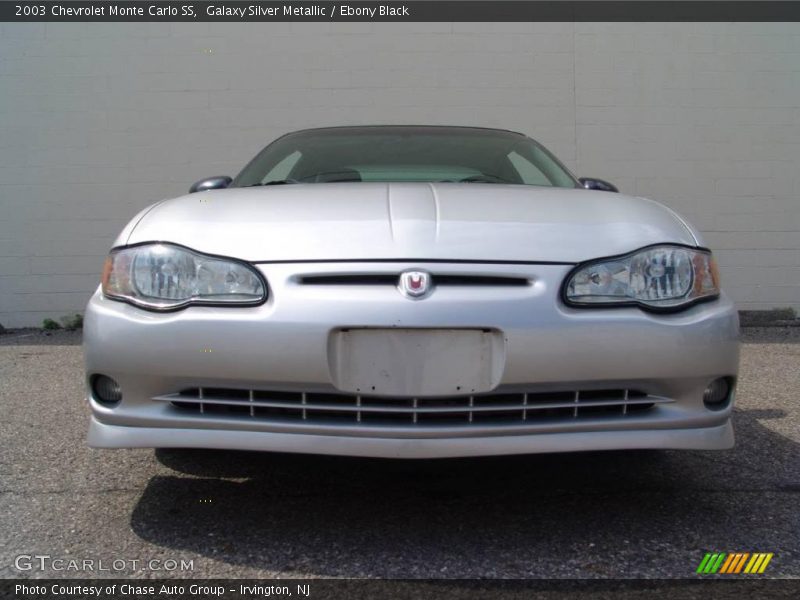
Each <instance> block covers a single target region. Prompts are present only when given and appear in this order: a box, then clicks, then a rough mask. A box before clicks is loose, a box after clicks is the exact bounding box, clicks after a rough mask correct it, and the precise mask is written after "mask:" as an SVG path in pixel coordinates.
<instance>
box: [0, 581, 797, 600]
mask: <svg viewBox="0 0 800 600" xmlns="http://www.w3.org/2000/svg"><path fill="white" fill-rule="evenodd" d="M567 594H568V595H570V596H580V597H584V598H597V599H612V598H613V599H614V600H617V599H620V598H645V597H654V596H655V595H658V596H659V597H661V596H664V595H666V594H668V595H669V600H678V599H682V598H698V599H700V598H703V599H705V598H713V599H717V598H739V597H741V596H742V595H743V594H749V595H751V596H752V597H754V598H797V597H799V596H800V580H792V579H754V578H753V579H737V580H734V579H722V578H720V579H717V578H713V579H712V578H709V579H678V580H676V579H664V580H630V579H624V580H619V579H616V580H613V579H600V580H596V579H595V580H587V579H582V580H566V579H552V580H504V579H500V580H478V579H475V580H471V579H404V580H388V579H228V580H226V579H194V580H184V579H170V580H155V579H151V580H146V579H144V580H143V579H95V580H91V579H85V580H81V579H39V580H36V579H25V580H20V579H5V580H0V598H3V599H4V600H7V599H11V598H13V599H15V600H117V599H126V600H164V599H171V600H173V599H174V600H205V599H219V600H242V599H245V598H246V599H256V598H257V599H266V598H271V599H272V598H280V599H283V598H295V599H298V600H303V599H305V598H313V599H314V600H318V599H321V598H324V599H327V598H336V599H341V600H351V599H352V600H357V599H361V598H392V599H406V598H407V599H409V600H410V599H414V600H417V599H427V598H430V599H437V600H438V599H450V598H453V599H464V600H466V599H482V598H502V599H506V598H508V599H523V598H525V599H528V598H534V597H535V598H556V597H562V596H564V595H567Z"/></svg>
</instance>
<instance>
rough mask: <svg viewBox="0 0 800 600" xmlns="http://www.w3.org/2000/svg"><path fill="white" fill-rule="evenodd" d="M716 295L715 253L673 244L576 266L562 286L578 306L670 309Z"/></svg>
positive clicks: (566, 299) (567, 299)
mask: <svg viewBox="0 0 800 600" xmlns="http://www.w3.org/2000/svg"><path fill="white" fill-rule="evenodd" d="M718 295H719V275H718V272H717V264H716V262H715V261H714V259H713V257H712V256H711V253H710V252H709V251H708V250H702V249H697V248H688V247H685V246H673V245H663V246H651V247H649V248H643V249H642V250H638V251H636V252H633V253H631V254H628V255H625V256H620V257H614V258H606V259H600V260H595V261H592V262H590V263H586V264H583V265H578V267H576V268H575V269H574V270H573V271H572V273H571V274H570V276H569V277H568V278H567V281H566V284H565V286H564V300H565V301H566V303H567V304H571V305H574V306H598V305H618V306H624V305H630V304H637V305H640V306H642V307H645V308H650V309H653V310H658V309H663V310H669V309H676V308H679V307H683V306H686V305H688V304H692V303H694V302H697V301H700V300H703V299H710V298H715V297H716V296H718Z"/></svg>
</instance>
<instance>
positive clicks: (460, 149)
mask: <svg viewBox="0 0 800 600" xmlns="http://www.w3.org/2000/svg"><path fill="white" fill-rule="evenodd" d="M352 181H422V182H465V183H510V184H518V185H536V186H549V187H567V188H574V187H578V186H577V182H576V180H575V179H574V178H573V176H572V175H571V174H570V173H569V172H568V171H567V170H566V168H565V167H564V166H563V165H561V163H559V162H558V160H557V159H556V158H555V157H554V156H553V155H552V154H550V153H549V152H548V151H547V150H546V149H545V148H544V147H543V146H541V145H539V144H538V143H536V142H534V141H533V140H531V139H529V138H526V137H525V136H523V135H520V134H517V133H511V132H507V131H498V130H492V129H471V128H457V127H343V128H331V129H315V130H308V131H300V132H297V133H291V134H289V135H286V136H284V137H282V138H280V139H278V140H277V141H275V142H274V143H272V144H270V145H269V146H267V147H266V148H265V149H264V150H262V151H261V153H259V154H258V156H256V157H255V158H254V159H253V160H252V161H251V162H250V164H248V165H247V166H246V167H245V168H244V169H243V170H242V172H241V173H239V175H238V176H237V177H236V179H235V180H234V182H233V184H232V187H247V186H253V185H276V184H286V183H335V182H352Z"/></svg>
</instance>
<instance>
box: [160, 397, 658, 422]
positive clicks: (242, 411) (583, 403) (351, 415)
mask: <svg viewBox="0 0 800 600" xmlns="http://www.w3.org/2000/svg"><path fill="white" fill-rule="evenodd" d="M153 400H157V401H160V402H169V403H170V404H171V405H172V406H173V407H175V408H176V409H179V410H181V411H187V412H193V413H198V414H203V415H208V416H209V417H211V416H217V417H234V416H240V417H243V418H248V419H250V418H252V419H260V420H264V421H276V422H308V423H314V424H320V425H325V424H330V425H337V424H351V425H352V424H354V423H366V424H374V425H381V424H383V425H392V426H395V427H397V426H401V427H402V426H408V427H424V426H425V425H430V426H443V425H460V426H464V425H470V424H476V425H486V424H497V425H513V424H515V423H516V424H518V423H521V422H530V423H536V422H540V421H546V420H551V419H586V418H596V417H600V416H607V417H608V416H611V417H624V416H626V415H629V414H631V413H641V412H642V411H646V410H649V409H651V408H653V406H655V405H656V404H660V403H665V402H672V400H671V399H669V398H663V397H660V396H650V395H647V394H645V393H644V392H640V391H636V390H626V389H616V390H592V391H574V392H544V393H542V392H537V393H521V392H520V393H497V394H483V395H477V396H453V397H447V398H386V397H371V396H357V395H351V394H337V393H316V392H308V393H305V392H280V391H269V390H241V389H228V388H191V389H186V390H183V391H182V392H180V393H177V394H168V395H165V396H157V397H155V398H153Z"/></svg>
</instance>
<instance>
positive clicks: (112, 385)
mask: <svg viewBox="0 0 800 600" xmlns="http://www.w3.org/2000/svg"><path fill="white" fill-rule="evenodd" d="M92 391H93V392H94V397H95V398H96V399H97V400H98V401H100V402H103V403H104V404H116V403H117V402H119V401H120V400H122V390H121V389H120V387H119V384H118V383H117V382H116V381H115V380H114V379H111V377H108V376H106V375H95V376H94V379H93V381H92Z"/></svg>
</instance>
